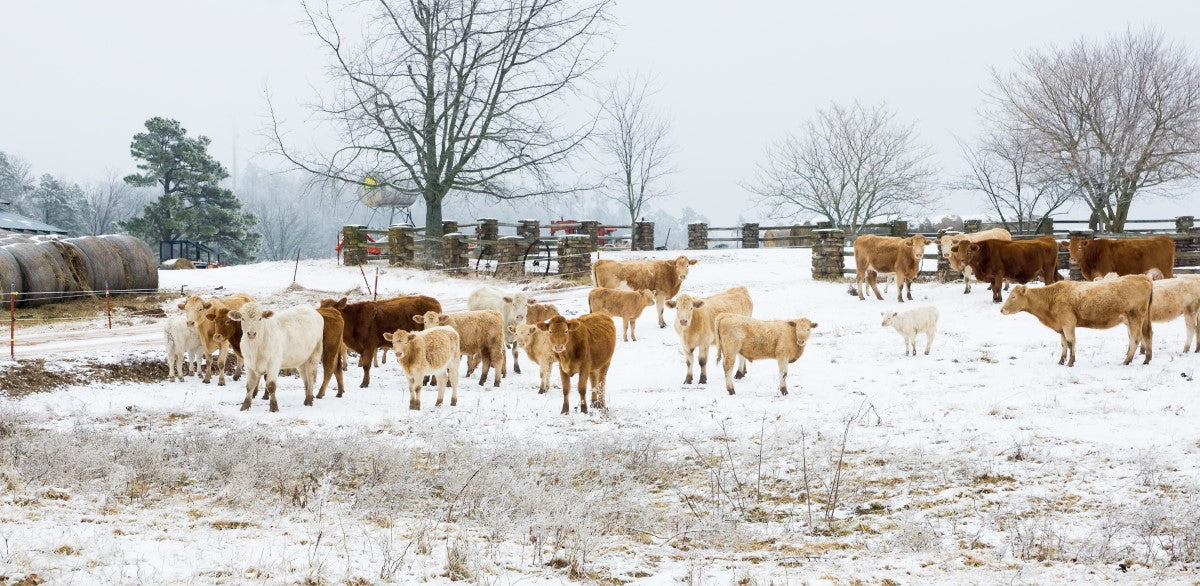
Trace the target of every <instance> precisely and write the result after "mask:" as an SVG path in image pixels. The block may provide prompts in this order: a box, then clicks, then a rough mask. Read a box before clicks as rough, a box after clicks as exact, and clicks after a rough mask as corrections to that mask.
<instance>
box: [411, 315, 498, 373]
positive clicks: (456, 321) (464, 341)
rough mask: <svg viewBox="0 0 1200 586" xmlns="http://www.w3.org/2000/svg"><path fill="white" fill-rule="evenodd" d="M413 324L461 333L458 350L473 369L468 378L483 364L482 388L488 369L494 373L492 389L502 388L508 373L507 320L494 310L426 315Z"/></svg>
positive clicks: (416, 319) (469, 371)
mask: <svg viewBox="0 0 1200 586" xmlns="http://www.w3.org/2000/svg"><path fill="white" fill-rule="evenodd" d="M413 321H415V322H417V323H419V324H424V325H425V329H426V330H429V329H432V328H436V327H438V326H449V327H451V328H454V331H456V332H458V350H459V352H462V355H463V356H466V357H467V362H468V364H469V365H470V367H469V369H468V370H467V375H470V374H471V372H472V371H473V370H474V365H473V364H475V363H479V362H482V363H483V372H482V373H481V374H480V376H479V384H481V385H483V384H486V383H487V375H488V369H492V370H493V371H494V372H495V374H496V375H495V381H494V384H493V386H497V387H498V386H500V375H501V374H502V373H503V372H504V370H505V364H506V362H505V360H506V357H505V354H504V316H503V315H501V314H500V312H499V311H496V310H494V309H483V310H479V311H459V312H455V313H439V312H436V311H428V312H425V315H416V316H413Z"/></svg>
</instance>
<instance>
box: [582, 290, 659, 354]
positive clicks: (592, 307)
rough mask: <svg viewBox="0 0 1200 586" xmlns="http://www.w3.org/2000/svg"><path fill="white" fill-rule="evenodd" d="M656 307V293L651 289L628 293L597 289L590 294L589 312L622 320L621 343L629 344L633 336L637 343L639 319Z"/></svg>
mask: <svg viewBox="0 0 1200 586" xmlns="http://www.w3.org/2000/svg"><path fill="white" fill-rule="evenodd" d="M651 305H654V292H653V291H651V290H649V289H642V290H641V291H626V290H624V289H605V288H603V287H596V288H595V289H592V290H591V292H590V293H588V311H590V312H592V313H597V312H600V313H607V314H609V315H611V316H613V317H619V318H621V341H622V342H628V341H629V338H630V337H631V336H632V337H633V341H635V342H636V341H637V333H636V331H635V326H637V319H638V317H641V315H642V310H643V309H645V308H647V307H650V306H651Z"/></svg>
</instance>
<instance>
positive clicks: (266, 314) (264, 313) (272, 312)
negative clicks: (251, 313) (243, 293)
mask: <svg viewBox="0 0 1200 586" xmlns="http://www.w3.org/2000/svg"><path fill="white" fill-rule="evenodd" d="M272 315H275V312H274V311H271V310H270V309H268V310H266V311H264V312H262V316H263V319H267V318H268V317H271V316H272Z"/></svg>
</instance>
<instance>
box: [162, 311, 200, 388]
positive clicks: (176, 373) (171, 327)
mask: <svg viewBox="0 0 1200 586" xmlns="http://www.w3.org/2000/svg"><path fill="white" fill-rule="evenodd" d="M163 337H164V338H165V339H166V346H167V380H169V381H175V380H178V381H179V382H183V377H185V376H187V371H188V363H189V356H190V357H191V360H195V361H196V368H195V371H196V372H197V373H199V372H200V368H199V357H200V355H201V354H202V353H203V352H204V343H203V342H201V341H200V335H199V334H198V333H196V328H189V327H187V316H183V315H174V316H171V317H169V318H167V321H166V323H164V324H163Z"/></svg>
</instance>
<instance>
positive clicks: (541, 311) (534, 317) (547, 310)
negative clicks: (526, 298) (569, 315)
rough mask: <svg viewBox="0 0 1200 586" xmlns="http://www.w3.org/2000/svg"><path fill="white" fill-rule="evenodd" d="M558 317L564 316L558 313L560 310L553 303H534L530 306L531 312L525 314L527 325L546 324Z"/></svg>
mask: <svg viewBox="0 0 1200 586" xmlns="http://www.w3.org/2000/svg"><path fill="white" fill-rule="evenodd" d="M556 315H562V314H561V313H559V312H558V308H557V307H555V306H554V304H552V303H534V304H533V305H530V306H529V311H528V312H527V313H526V314H525V323H527V324H537V323H541V322H544V321H546V320H548V319H550V318H552V317H554V316H556Z"/></svg>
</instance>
